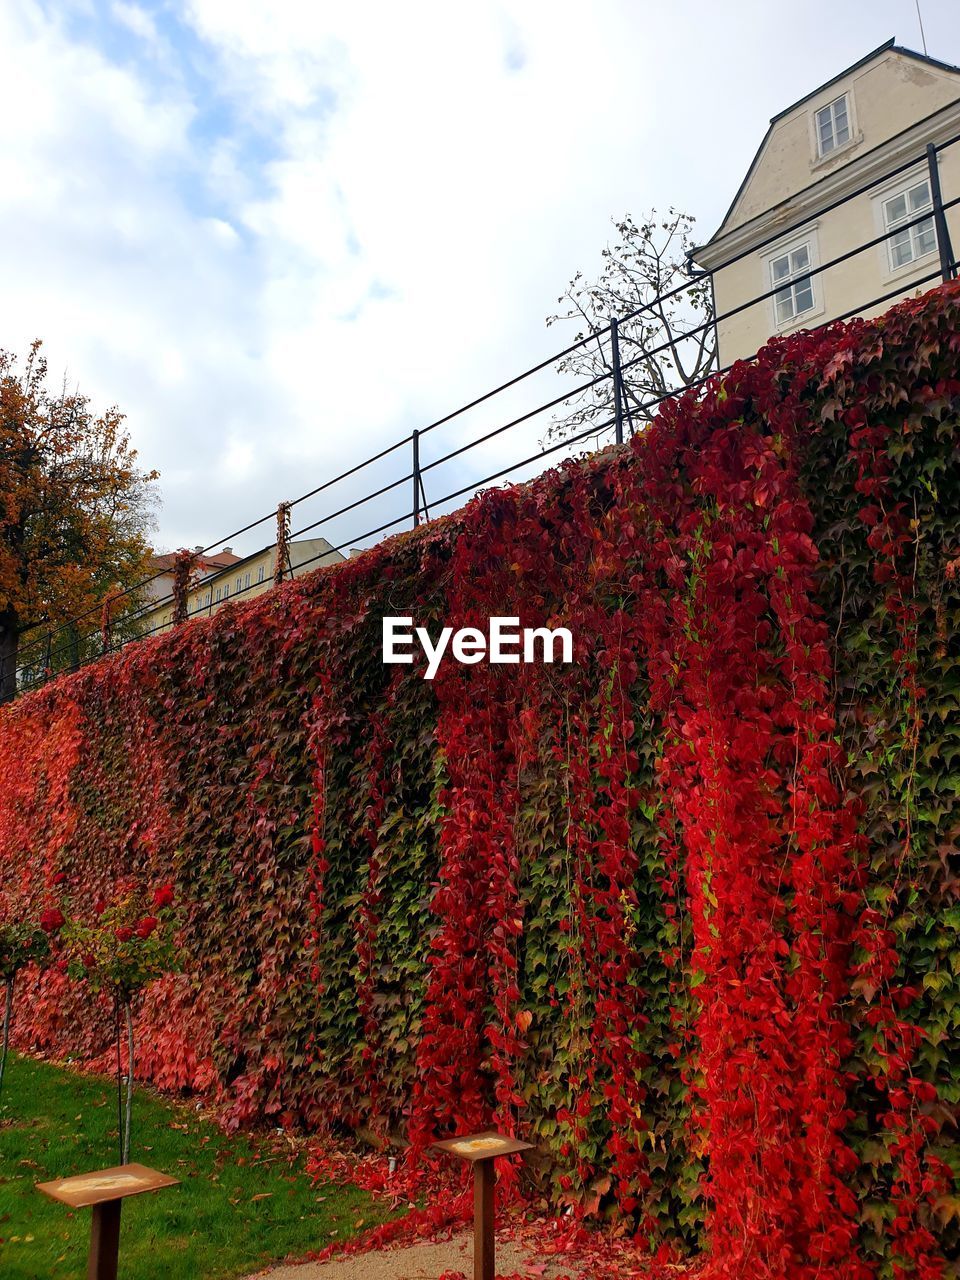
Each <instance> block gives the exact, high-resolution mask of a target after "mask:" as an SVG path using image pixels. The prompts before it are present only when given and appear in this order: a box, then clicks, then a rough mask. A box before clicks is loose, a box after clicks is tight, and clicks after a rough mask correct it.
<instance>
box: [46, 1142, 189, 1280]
mask: <svg viewBox="0 0 960 1280" xmlns="http://www.w3.org/2000/svg"><path fill="white" fill-rule="evenodd" d="M178 1181H179V1179H177V1178H171V1177H168V1176H167V1174H165V1173H158V1172H157V1171H156V1169H148V1168H147V1166H146V1165H145V1164H121V1165H117V1166H115V1167H114V1168H112V1169H98V1170H96V1172H94V1173H81V1174H78V1175H77V1176H76V1177H74V1178H58V1179H57V1180H56V1181H55V1182H38V1183H37V1190H38V1191H42V1192H43V1194H44V1195H45V1196H49V1197H50V1198H51V1200H59V1201H60V1203H61V1204H66V1205H69V1206H70V1208H71V1209H85V1208H87V1207H90V1208H92V1209H93V1221H92V1222H91V1225H90V1254H89V1257H88V1260H87V1280H117V1263H118V1258H119V1253H120V1208H121V1206H122V1204H123V1202H124V1200H125V1199H126V1198H127V1196H139V1195H142V1194H143V1192H144V1191H159V1190H160V1188H161V1187H175V1186H176V1185H177V1183H178Z"/></svg>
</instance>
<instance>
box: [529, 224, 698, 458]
mask: <svg viewBox="0 0 960 1280" xmlns="http://www.w3.org/2000/svg"><path fill="white" fill-rule="evenodd" d="M613 224H614V227H615V228H616V232H617V238H616V241H615V243H614V244H613V245H607V247H606V248H605V249H603V250H602V251H601V257H602V259H603V266H602V269H601V271H600V274H599V275H598V276H597V278H596V279H595V280H592V281H591V280H588V279H587V278H586V277H585V276H584V273H583V272H582V271H578V272H577V274H576V275H575V276H574V277H573V279H572V280H571V281H570V283H569V284H568V285H567V288H566V289H565V291H564V292H563V294H561V296H560V297H559V298H558V299H557V302H558V303H559V304H560V305H561V306H562V307H563V308H564V309H563V310H562V311H559V312H557V314H555V315H552V316H548V317H547V324H548V325H554V324H558V323H560V322H561V321H563V322H567V323H573V324H576V325H577V326H578V332H577V333H576V336H575V337H574V338H573V339H572V341H574V342H579V341H580V339H581V338H585V337H587V336H588V335H590V334H593V335H595V337H594V340H593V341H592V342H588V343H587V344H586V345H584V346H582V347H580V348H578V349H577V350H576V351H574V352H572V353H571V354H570V355H568V356H565V357H564V358H563V359H562V360H560V361H559V362H558V364H557V370H558V372H559V373H562V374H565V375H572V376H573V377H574V378H576V379H577V381H578V382H586V381H589V380H591V379H593V378H596V377H598V376H600V375H603V374H605V373H606V374H609V375H610V376H609V377H605V378H603V380H602V381H601V382H599V383H598V384H597V385H596V386H594V387H590V388H588V389H587V390H586V391H583V392H581V393H580V394H578V395H574V396H572V397H571V398H570V399H569V400H568V401H567V402H566V403H565V405H564V406H563V408H562V411H561V413H560V414H559V415H558V416H557V417H556V418H555V420H554V422H553V424H552V425H551V428H550V432H549V434H550V435H551V436H552V437H554V438H557V439H562V438H564V437H566V436H570V435H576V434H578V433H580V432H583V431H586V430H588V429H589V428H590V427H591V426H596V427H597V433H598V435H601V434H603V431H604V429H605V426H606V424H607V423H609V422H610V420H611V419H612V418H613V415H614V392H613V378H612V375H613V365H612V352H611V343H610V338H609V336H608V335H607V334H606V332H605V330H606V329H607V328H608V326H609V324H610V321H611V319H613V318H614V317H616V318H618V319H620V318H621V317H628V318H626V319H624V320H623V321H622V323H621V325H620V359H621V365H622V367H623V387H624V397H625V403H624V410H625V415H626V416H627V417H628V419H629V420H630V422H631V423H632V426H633V428H634V429H636V428H637V427H638V426H640V425H641V424H642V423H643V422H646V421H648V420H649V419H650V418H651V417H652V416H653V414H654V413H655V411H656V405H655V404H651V401H656V400H657V398H658V397H662V396H666V395H668V394H669V393H671V392H673V391H677V390H681V389H682V388H683V387H688V386H691V385H693V384H695V383H698V382H700V381H701V380H702V379H703V378H704V377H705V376H706V375H707V374H708V373H710V372H711V370H713V369H714V368H715V367H716V359H717V342H716V329H715V326H714V323H713V321H714V306H713V290H712V288H711V285H710V278H709V276H708V275H707V274H705V273H701V272H696V271H695V270H693V269H692V268H691V267H690V263H689V254H690V252H691V250H692V249H693V247H694V242H693V237H692V232H693V225H694V219H693V218H692V217H690V216H689V214H685V213H680V212H679V211H678V210H676V209H673V208H671V209H669V210H668V211H667V212H666V214H665V215H660V214H658V213H657V211H656V210H655V209H653V210H651V211H650V214H649V216H648V217H647V218H645V219H644V220H642V221H641V222H635V221H634V219H633V218H631V217H630V215H629V214H626V215H625V216H624V217H623V218H620V219H613Z"/></svg>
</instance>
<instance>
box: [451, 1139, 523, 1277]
mask: <svg viewBox="0 0 960 1280" xmlns="http://www.w3.org/2000/svg"><path fill="white" fill-rule="evenodd" d="M532 1146H533V1144H532V1143H530V1142H520V1141H519V1139H517V1138H510V1137H508V1136H507V1135H506V1134H503V1133H495V1132H493V1131H490V1132H487V1133H471V1134H467V1135H466V1136H465V1137H462V1138H448V1139H447V1140H446V1141H445V1142H435V1143H434V1150H436V1151H444V1152H446V1153H447V1154H448V1155H452V1156H459V1157H460V1159H461V1160H469V1161H470V1163H471V1164H472V1165H473V1280H494V1277H495V1274H496V1265H495V1261H494V1254H495V1249H496V1244H495V1236H496V1225H495V1212H494V1201H495V1198H496V1185H497V1171H496V1167H495V1164H494V1161H495V1160H496V1158H497V1156H509V1155H513V1154H514V1153H515V1152H517V1151H530V1150H531V1149H532Z"/></svg>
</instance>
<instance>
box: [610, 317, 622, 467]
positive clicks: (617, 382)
mask: <svg viewBox="0 0 960 1280" xmlns="http://www.w3.org/2000/svg"><path fill="white" fill-rule="evenodd" d="M610 350H611V362H612V364H613V406H614V407H613V414H614V430H615V432H616V440H617V444H623V373H622V372H621V369H620V321H619V320H618V319H617V318H616V316H614V318H613V319H612V320H611V321H610Z"/></svg>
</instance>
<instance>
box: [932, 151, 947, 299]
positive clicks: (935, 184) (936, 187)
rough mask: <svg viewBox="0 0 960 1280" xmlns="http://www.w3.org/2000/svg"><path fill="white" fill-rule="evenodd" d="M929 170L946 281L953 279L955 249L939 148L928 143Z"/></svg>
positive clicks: (941, 261)
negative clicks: (943, 185)
mask: <svg viewBox="0 0 960 1280" xmlns="http://www.w3.org/2000/svg"><path fill="white" fill-rule="evenodd" d="M927 171H928V172H929V174H930V200H931V203H932V204H933V225H934V226H935V227H936V229H937V248H938V249H939V251H940V276H941V279H943V280H944V281H947V280H952V279H953V249H952V247H951V245H950V229H949V227H948V226H947V215H946V214H945V213H944V210H943V195H942V193H941V191H940V168H939V166H938V164H937V148H936V146H935V145H934V144H933V143H932V142H928V143H927Z"/></svg>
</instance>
